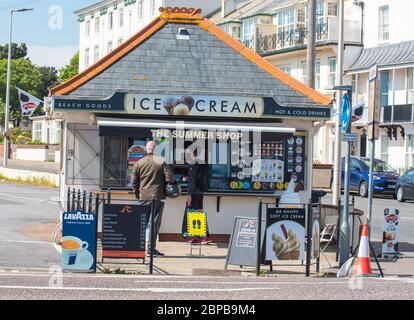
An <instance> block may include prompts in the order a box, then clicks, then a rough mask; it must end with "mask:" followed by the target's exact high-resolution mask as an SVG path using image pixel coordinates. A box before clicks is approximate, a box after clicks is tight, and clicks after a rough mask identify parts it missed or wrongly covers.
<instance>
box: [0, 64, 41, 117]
mask: <svg viewBox="0 0 414 320" xmlns="http://www.w3.org/2000/svg"><path fill="white" fill-rule="evenodd" d="M10 80H11V85H10V106H11V108H10V113H11V119H14V120H15V121H16V122H17V123H20V119H21V114H20V101H19V96H18V92H17V89H16V87H19V88H20V89H22V90H25V91H27V92H29V93H30V94H32V95H34V96H35V97H41V92H42V74H41V72H40V70H39V68H38V67H37V66H36V65H34V64H33V63H32V62H31V61H30V60H29V59H16V60H13V62H12V65H11V77H10ZM6 82H7V60H4V59H3V60H0V99H2V100H3V101H6V98H5V96H6Z"/></svg>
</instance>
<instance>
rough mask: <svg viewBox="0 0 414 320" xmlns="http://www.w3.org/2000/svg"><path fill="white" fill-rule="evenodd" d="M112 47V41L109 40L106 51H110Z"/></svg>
mask: <svg viewBox="0 0 414 320" xmlns="http://www.w3.org/2000/svg"><path fill="white" fill-rule="evenodd" d="M112 47H113V45H112V41H109V42H108V50H107V52H108V53H109V52H111V51H112Z"/></svg>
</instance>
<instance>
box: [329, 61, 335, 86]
mask: <svg viewBox="0 0 414 320" xmlns="http://www.w3.org/2000/svg"><path fill="white" fill-rule="evenodd" d="M328 61H329V86H330V87H333V86H334V85H335V84H336V58H330V59H329V60H328Z"/></svg>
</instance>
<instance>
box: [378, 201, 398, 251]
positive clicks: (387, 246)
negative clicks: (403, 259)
mask: <svg viewBox="0 0 414 320" xmlns="http://www.w3.org/2000/svg"><path fill="white" fill-rule="evenodd" d="M383 230H384V231H383V237H382V254H395V253H398V243H399V241H400V211H399V210H398V209H384V229H383Z"/></svg>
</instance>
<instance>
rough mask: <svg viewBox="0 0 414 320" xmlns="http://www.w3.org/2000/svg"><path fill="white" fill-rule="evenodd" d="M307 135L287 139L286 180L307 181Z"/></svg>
mask: <svg viewBox="0 0 414 320" xmlns="http://www.w3.org/2000/svg"><path fill="white" fill-rule="evenodd" d="M305 139H306V137H305V136H303V135H294V136H292V137H291V138H289V139H287V140H286V141H285V148H286V152H285V181H286V182H289V181H290V180H291V179H293V180H295V181H296V182H304V181H305V146H306V140H305ZM302 186H303V184H302Z"/></svg>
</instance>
